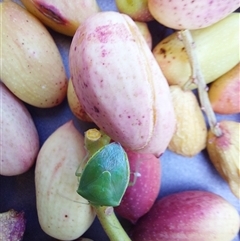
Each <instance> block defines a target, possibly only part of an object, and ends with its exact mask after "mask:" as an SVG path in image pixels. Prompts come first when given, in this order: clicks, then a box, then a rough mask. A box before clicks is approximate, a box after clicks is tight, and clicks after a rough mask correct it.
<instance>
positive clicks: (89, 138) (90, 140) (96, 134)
mask: <svg viewBox="0 0 240 241" xmlns="http://www.w3.org/2000/svg"><path fill="white" fill-rule="evenodd" d="M110 141H111V138H110V137H109V136H108V135H106V134H105V133H103V132H102V131H100V130H97V129H95V128H93V129H89V130H87V131H86V132H85V135H84V146H85V148H86V150H87V153H88V155H87V158H88V159H90V158H91V156H92V155H93V154H94V153H96V152H97V151H98V150H99V149H101V148H102V147H104V146H105V145H108V144H109V143H110Z"/></svg>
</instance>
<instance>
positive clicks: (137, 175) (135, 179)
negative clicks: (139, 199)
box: [128, 172, 141, 187]
mask: <svg viewBox="0 0 240 241" xmlns="http://www.w3.org/2000/svg"><path fill="white" fill-rule="evenodd" d="M131 174H132V175H133V180H132V181H129V183H128V186H130V187H131V186H134V185H135V183H136V181H137V178H138V177H141V173H140V172H130V175H131Z"/></svg>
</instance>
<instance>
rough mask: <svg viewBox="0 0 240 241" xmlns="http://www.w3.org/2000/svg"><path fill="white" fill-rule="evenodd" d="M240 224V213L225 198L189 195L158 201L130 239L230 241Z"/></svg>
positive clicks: (186, 193) (188, 193)
mask: <svg viewBox="0 0 240 241" xmlns="http://www.w3.org/2000/svg"><path fill="white" fill-rule="evenodd" d="M239 224H240V222H239V215H238V211H237V210H236V209H235V208H234V207H233V206H232V205H231V204H230V203H229V202H227V201H226V200H225V199H223V198H222V197H221V196H219V195H216V194H214V193H211V192H207V191H185V192H179V193H175V194H171V195H169V196H166V197H164V198H162V199H159V200H157V201H156V202H155V204H154V205H153V207H152V208H151V210H150V211H149V212H148V213H147V214H146V215H144V216H143V217H142V218H140V219H139V221H138V222H137V223H136V225H135V226H134V227H133V229H132V232H131V234H130V237H131V240H132V241H205V240H209V241H210V240H211V241H212V240H216V241H227V240H229V241H230V240H233V238H234V237H235V236H236V235H237V233H238V231H239Z"/></svg>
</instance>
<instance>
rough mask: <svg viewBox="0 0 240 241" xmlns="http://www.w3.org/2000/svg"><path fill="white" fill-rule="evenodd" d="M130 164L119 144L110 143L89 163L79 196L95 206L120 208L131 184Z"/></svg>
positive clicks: (80, 186) (83, 176)
mask: <svg viewBox="0 0 240 241" xmlns="http://www.w3.org/2000/svg"><path fill="white" fill-rule="evenodd" d="M129 172H130V171H129V162H128V158H127V155H126V153H125V151H124V149H123V148H122V146H121V145H120V144H119V143H115V142H113V143H110V144H108V145H106V146H104V147H103V148H101V149H100V150H99V151H98V152H96V153H95V154H94V155H93V156H92V157H91V158H90V159H89V160H88V162H87V164H86V166H85V168H84V170H83V172H82V174H81V178H80V182H79V186H78V190H77V192H78V194H79V195H81V196H82V197H84V198H86V199H87V200H88V201H89V202H90V203H91V204H92V205H95V206H113V207H115V206H118V205H119V204H120V202H121V199H122V197H123V194H124V193H125V190H126V188H127V186H128V184H129Z"/></svg>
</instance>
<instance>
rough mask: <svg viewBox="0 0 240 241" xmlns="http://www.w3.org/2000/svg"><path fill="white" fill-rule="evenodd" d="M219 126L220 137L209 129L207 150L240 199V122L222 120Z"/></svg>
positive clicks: (217, 168)
mask: <svg viewBox="0 0 240 241" xmlns="http://www.w3.org/2000/svg"><path fill="white" fill-rule="evenodd" d="M219 127H220V129H221V130H222V135H221V136H220V137H217V136H215V135H214V134H213V133H212V132H211V131H209V133H208V141H207V151H208V154H209V157H210V160H211V161H212V163H213V165H214V166H215V168H216V170H217V171H218V172H219V174H220V175H221V176H222V177H223V178H224V179H225V180H226V181H227V182H228V184H229V186H230V188H231V190H232V192H233V194H234V195H235V196H236V197H237V198H239V199H240V166H239V156H240V145H239V141H240V123H238V122H234V121H221V122H220V123H219Z"/></svg>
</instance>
